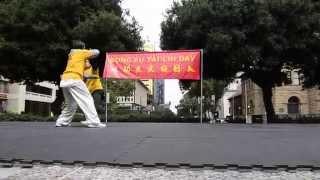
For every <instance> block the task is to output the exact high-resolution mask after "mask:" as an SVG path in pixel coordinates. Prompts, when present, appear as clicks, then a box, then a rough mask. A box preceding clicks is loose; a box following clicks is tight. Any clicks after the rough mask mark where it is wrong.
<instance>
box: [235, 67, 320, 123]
mask: <svg viewBox="0 0 320 180" xmlns="http://www.w3.org/2000/svg"><path fill="white" fill-rule="evenodd" d="M286 73H287V78H288V80H287V81H286V82H284V83H282V84H279V85H277V86H276V87H274V88H273V96H272V102H273V106H274V110H275V113H276V114H277V115H279V116H290V117H293V118H294V117H299V116H300V115H307V116H308V115H320V90H319V88H318V87H315V88H310V89H305V88H303V87H302V84H301V79H302V78H301V76H300V75H299V73H298V71H297V70H293V71H287V72H286ZM241 87H242V88H241V89H242V107H246V106H247V112H246V110H245V108H242V109H243V111H242V117H244V118H245V115H246V114H247V116H248V118H249V119H250V118H251V117H252V116H255V115H263V116H265V114H266V111H265V107H264V103H263V95H262V90H261V88H260V87H258V86H257V85H256V84H255V83H253V82H252V81H251V80H250V79H248V80H242V83H241ZM230 103H232V102H230Z"/></svg>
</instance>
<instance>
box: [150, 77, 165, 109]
mask: <svg viewBox="0 0 320 180" xmlns="http://www.w3.org/2000/svg"><path fill="white" fill-rule="evenodd" d="M164 88H165V84H164V80H155V82H154V88H153V102H154V105H155V106H157V105H161V104H164V103H165V102H164V95H165V94H164Z"/></svg>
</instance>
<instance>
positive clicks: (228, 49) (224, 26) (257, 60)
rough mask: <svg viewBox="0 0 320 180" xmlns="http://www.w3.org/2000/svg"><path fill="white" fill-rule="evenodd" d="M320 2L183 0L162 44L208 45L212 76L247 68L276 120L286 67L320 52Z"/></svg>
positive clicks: (207, 70)
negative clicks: (275, 91) (275, 99)
mask: <svg viewBox="0 0 320 180" xmlns="http://www.w3.org/2000/svg"><path fill="white" fill-rule="evenodd" d="M318 7H319V2H317V1H295V0H282V1H274V0H260V1H257V0H239V1H235V0H224V1H220V0H183V1H182V2H181V3H174V5H173V7H172V8H171V9H170V10H168V12H167V17H166V20H165V21H164V22H163V23H162V25H161V28H162V34H161V47H162V48H163V49H181V48H198V49H199V48H203V49H204V74H205V76H206V77H213V78H216V79H226V78H227V79H228V78H232V77H233V76H234V75H235V73H236V72H240V71H242V72H244V74H243V78H250V79H252V81H254V82H255V83H256V84H257V85H258V86H260V87H261V88H262V92H263V100H264V104H265V107H266V112H267V119H268V120H270V119H272V118H273V117H274V115H275V112H274V108H273V104H272V88H273V87H274V86H275V85H276V84H278V83H280V82H282V81H284V80H285V76H284V74H283V72H282V71H281V70H282V68H283V67H284V66H296V65H298V64H300V67H310V66H312V65H310V64H309V63H306V61H308V60H312V59H317V58H318V57H319V50H320V49H319V43H320V41H319V38H318V37H316V35H317V34H319V32H320V22H319V21H318V19H319V11H318ZM311 47H312V50H311V49H310V48H311ZM310 58H311V59H310ZM312 62H313V63H316V61H312ZM317 63H319V61H317ZM318 67H319V66H318ZM306 69H307V68H306ZM307 75H308V74H307ZM312 75H313V76H312V77H314V78H315V77H316V75H315V74H312ZM318 77H319V76H318Z"/></svg>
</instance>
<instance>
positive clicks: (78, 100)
mask: <svg viewBox="0 0 320 180" xmlns="http://www.w3.org/2000/svg"><path fill="white" fill-rule="evenodd" d="M60 87H61V88H62V92H63V96H64V100H65V105H64V107H63V110H62V112H61V114H60V116H59V118H58V119H57V123H71V121H72V117H73V115H74V114H75V112H76V111H77V109H78V105H79V107H80V109H81V110H82V112H83V113H84V115H85V117H86V121H88V123H100V119H99V117H98V114H97V111H96V108H95V106H94V101H93V98H92V96H91V94H90V92H89V90H88V88H87V87H86V85H85V83H84V82H83V81H82V80H62V81H61V82H60Z"/></svg>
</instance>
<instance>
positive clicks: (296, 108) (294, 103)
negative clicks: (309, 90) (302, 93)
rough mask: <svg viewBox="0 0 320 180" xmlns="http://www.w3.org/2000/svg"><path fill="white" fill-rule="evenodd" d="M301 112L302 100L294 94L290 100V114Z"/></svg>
mask: <svg viewBox="0 0 320 180" xmlns="http://www.w3.org/2000/svg"><path fill="white" fill-rule="evenodd" d="M299 113H300V100H299V98H297V97H296V96H292V97H290V98H289V100H288V114H299Z"/></svg>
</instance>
